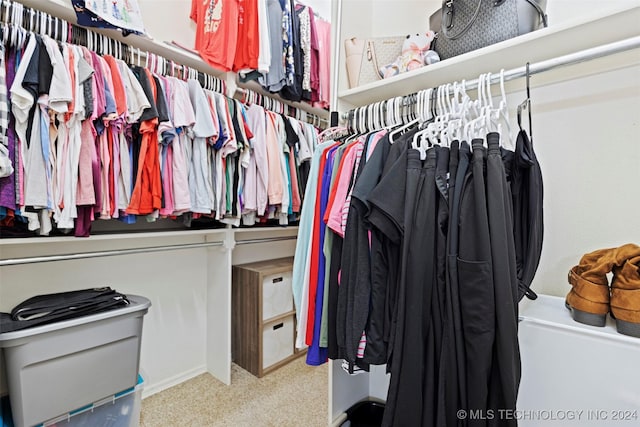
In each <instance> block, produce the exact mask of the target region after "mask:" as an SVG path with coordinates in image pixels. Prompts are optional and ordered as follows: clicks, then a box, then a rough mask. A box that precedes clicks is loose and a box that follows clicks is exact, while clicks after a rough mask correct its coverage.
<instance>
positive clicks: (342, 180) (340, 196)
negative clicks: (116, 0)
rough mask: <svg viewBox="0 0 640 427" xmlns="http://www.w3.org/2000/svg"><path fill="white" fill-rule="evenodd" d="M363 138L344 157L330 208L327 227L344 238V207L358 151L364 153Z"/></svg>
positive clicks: (347, 149)
mask: <svg viewBox="0 0 640 427" xmlns="http://www.w3.org/2000/svg"><path fill="white" fill-rule="evenodd" d="M361 138H362V137H361ZM361 138H359V139H358V140H357V141H356V142H355V143H353V144H351V145H350V146H349V147H347V148H346V149H345V150H346V151H345V153H344V154H343V155H342V156H343V157H342V162H343V163H342V170H341V172H340V175H339V176H338V178H337V179H338V180H337V182H336V183H335V186H336V195H335V197H334V199H333V203H332V204H331V206H330V210H329V215H328V221H327V226H328V227H329V228H331V229H332V230H333V231H335V232H336V233H337V234H338V235H340V236H342V237H344V230H343V229H342V207H343V206H344V201H345V200H346V198H347V193H348V192H349V183H350V182H351V175H352V174H353V170H354V165H355V159H356V155H357V153H358V151H359V152H360V153H362V149H363V142H362V140H361Z"/></svg>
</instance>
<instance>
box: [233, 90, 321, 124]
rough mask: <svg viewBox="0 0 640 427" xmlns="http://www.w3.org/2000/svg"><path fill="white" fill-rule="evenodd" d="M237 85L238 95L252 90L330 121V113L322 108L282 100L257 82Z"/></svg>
mask: <svg viewBox="0 0 640 427" xmlns="http://www.w3.org/2000/svg"><path fill="white" fill-rule="evenodd" d="M237 85H238V87H237V89H236V92H238V93H242V89H249V90H252V91H253V92H256V93H259V94H261V95H264V96H270V97H272V98H275V99H276V100H278V101H280V102H282V103H284V104H286V105H290V106H292V107H294V108H297V109H299V110H303V111H306V112H307V113H311V114H314V115H316V116H318V117H321V118H323V119H328V118H329V115H330V113H329V111H327V110H324V109H322V108H315V107H312V106H311V105H309V104H306V103H304V102H294V101H288V100H286V99H282V98H280V97H278V96H277V95H276V94H273V93H270V92H268V91H267V90H265V89H264V88H263V87H262V86H260V85H259V84H258V82H256V81H250V82H246V83H240V82H238V83H237Z"/></svg>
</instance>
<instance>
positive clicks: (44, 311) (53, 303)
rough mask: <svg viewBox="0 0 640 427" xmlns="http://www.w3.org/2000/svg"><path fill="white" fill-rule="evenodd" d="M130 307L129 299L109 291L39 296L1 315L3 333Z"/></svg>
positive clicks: (105, 288) (0, 329) (82, 291)
mask: <svg viewBox="0 0 640 427" xmlns="http://www.w3.org/2000/svg"><path fill="white" fill-rule="evenodd" d="M128 304H129V300H127V297H126V295H124V294H121V293H119V292H116V291H115V290H113V289H111V288H110V287H104V288H92V289H83V290H80V291H69V292H60V293H55V294H47V295H38V296H35V297H32V298H29V299H27V300H25V301H23V302H21V303H20V304H18V305H17V306H15V307H14V308H13V310H11V313H0V332H10V331H17V330H20V329H25V328H29V327H32V326H37V325H44V324H47V323H53V322H57V321H61V320H68V319H73V318H76V317H81V316H87V315H89V314H96V313H100V312H103V311H107V310H112V309H114V308H118V307H123V306H126V305H128Z"/></svg>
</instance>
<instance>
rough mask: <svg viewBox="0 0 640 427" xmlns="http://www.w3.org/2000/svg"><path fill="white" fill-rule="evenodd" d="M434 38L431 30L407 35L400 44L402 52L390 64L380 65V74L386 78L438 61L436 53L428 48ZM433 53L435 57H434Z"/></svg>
mask: <svg viewBox="0 0 640 427" xmlns="http://www.w3.org/2000/svg"><path fill="white" fill-rule="evenodd" d="M434 38H435V33H434V32H433V31H427V32H425V33H422V34H411V35H408V36H407V38H406V39H405V41H404V43H403V44H402V53H401V54H400V56H398V57H397V58H396V60H395V61H394V62H392V63H391V64H387V65H383V66H382V67H380V70H379V71H380V76H381V77H382V78H385V79H386V78H388V77H392V76H395V75H397V74H400V73H404V72H405V71H411V70H415V69H417V68H420V67H423V66H424V65H426V64H432V63H434V62H438V60H439V58H436V57H437V55H438V54H437V53H436V52H435V51H433V50H429V48H430V47H431V42H432V41H433V39H434ZM434 54H435V57H434Z"/></svg>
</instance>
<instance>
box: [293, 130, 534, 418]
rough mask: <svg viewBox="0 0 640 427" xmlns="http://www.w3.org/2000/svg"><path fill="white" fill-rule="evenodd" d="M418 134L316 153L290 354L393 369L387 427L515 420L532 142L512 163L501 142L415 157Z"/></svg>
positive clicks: (373, 138) (438, 148)
mask: <svg viewBox="0 0 640 427" xmlns="http://www.w3.org/2000/svg"><path fill="white" fill-rule="evenodd" d="M417 131H418V129H417V127H414V128H413V129H409V130H407V131H406V132H405V133H404V134H401V135H399V136H394V137H393V139H392V138H391V137H390V136H389V135H387V133H386V131H385V130H383V131H377V132H373V133H369V134H364V135H360V136H357V137H355V138H353V139H351V140H349V139H347V140H346V141H328V142H325V143H323V144H321V145H319V146H318V148H317V149H316V150H315V152H314V154H313V160H312V163H311V175H310V177H309V181H308V185H310V186H311V187H309V186H308V187H307V191H306V193H305V198H306V204H305V205H304V206H303V209H302V215H301V219H300V235H299V239H300V240H299V243H298V246H297V248H296V255H295V258H294V270H293V290H294V301H295V306H296V314H297V319H298V327H297V332H296V333H297V335H296V345H297V346H298V347H303V346H309V352H308V355H307V363H308V364H310V365H317V364H320V363H322V362H323V360H326V359H327V358H331V359H344V360H345V361H346V366H348V370H349V371H350V372H351V371H352V370H353V369H354V368H353V367H354V366H357V367H359V368H360V369H364V370H368V369H369V365H371V364H376V365H381V364H386V369H387V372H389V374H390V383H389V390H388V394H387V401H386V406H385V412H384V419H383V423H382V425H384V426H392V425H393V426H396V425H398V426H399V425H407V426H408V425H411V426H413V425H424V426H428V425H456V424H458V422H459V419H458V418H457V411H458V410H459V409H461V408H462V409H464V410H468V411H483V413H487V412H486V411H488V410H494V411H497V410H498V409H500V408H511V409H515V405H516V398H517V392H518V388H519V381H520V354H519V349H518V340H517V321H518V302H519V300H520V299H521V298H522V296H523V295H524V293H525V291H526V290H527V288H528V284H530V283H531V282H530V280H531V278H532V276H530V275H528V276H527V277H526V278H525V276H524V273H523V271H524V266H525V264H526V265H529V266H530V267H529V268H531V269H532V270H533V271H534V272H535V267H533V265H536V266H537V262H538V260H539V258H538V257H539V248H540V243H541V234H540V232H541V221H542V218H541V215H540V213H541V202H542V188H541V185H542V179H541V174H540V172H539V165H537V162H536V161H534V159H535V154H534V153H533V147H532V146H531V144H530V143H527V142H528V141H527V138H526V133H524V132H523V133H522V134H521V135H518V139H517V140H516V145H515V152H514V151H511V150H509V149H507V148H505V147H504V146H502V145H501V141H500V138H501V134H499V133H497V132H488V133H487V134H486V136H485V137H484V138H474V139H472V140H471V141H470V143H468V142H467V141H458V140H455V141H452V142H451V143H447V144H442V145H437V144H436V145H433V146H430V147H428V148H426V149H421V148H420V149H418V148H415V144H414V136H416V134H417ZM521 132H522V131H521ZM529 168H533V170H532V171H531V172H529ZM524 175H526V176H528V177H529V178H530V179H529V178H527V179H525V178H523V176H524ZM521 192H524V193H527V194H531V196H524V198H526V201H525V200H523V196H521V195H520V193H521ZM311 205H313V206H311ZM515 212H517V215H514V213H515ZM534 217H535V218H534ZM318 218H320V219H321V220H320V221H318ZM529 218H531V219H529ZM302 236H304V237H302ZM529 242H530V243H529ZM536 248H538V249H536ZM528 251H531V253H529V252H528ZM524 280H526V281H527V282H526V283H523V281H524ZM527 283H528V284H527ZM325 328H326V329H325ZM323 330H324V332H323ZM345 369H346V368H345ZM478 413H481V412H478ZM505 423H506V425H512V424H511V421H509V422H508V423H507V422H506V421H500V423H498V422H496V423H493V424H492V423H491V422H486V420H484V421H478V422H477V425H494V424H495V425H498V424H500V425H502V424H505ZM469 425H476V423H475V420H469ZM513 425H515V421H514V422H513Z"/></svg>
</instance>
